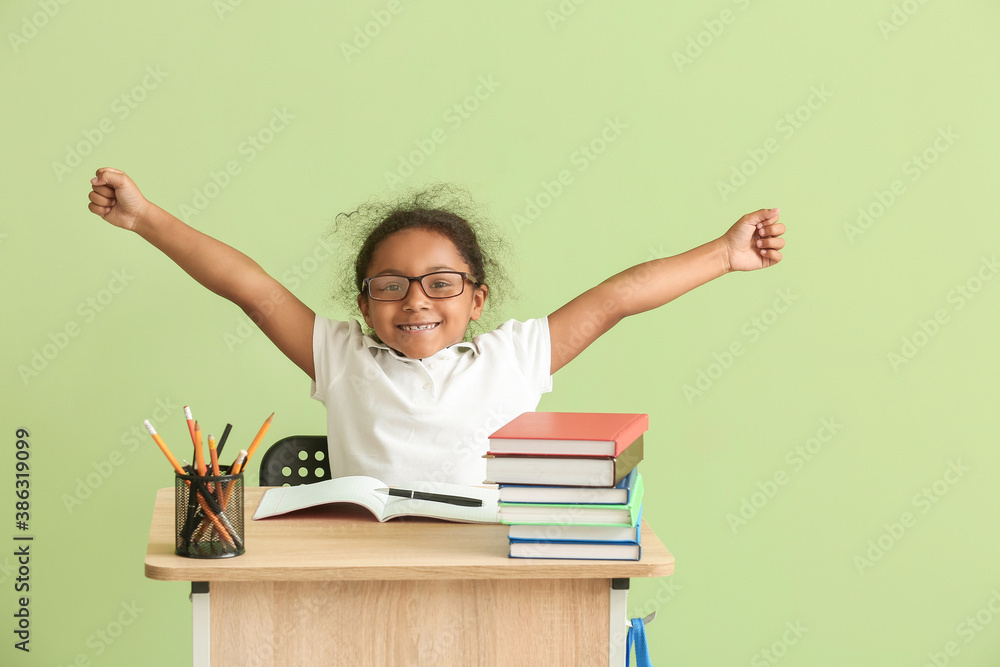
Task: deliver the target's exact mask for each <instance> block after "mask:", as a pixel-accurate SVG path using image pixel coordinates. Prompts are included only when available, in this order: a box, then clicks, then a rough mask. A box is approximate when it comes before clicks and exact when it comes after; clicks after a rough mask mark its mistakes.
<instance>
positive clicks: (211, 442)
mask: <svg viewBox="0 0 1000 667" xmlns="http://www.w3.org/2000/svg"><path fill="white" fill-rule="evenodd" d="M208 455H209V458H210V459H211V461H212V474H213V475H214V476H216V477H218V476H219V475H221V474H222V473H221V472H220V471H219V453H218V452H217V451H216V446H215V436H213V435H212V434H211V433H209V434H208ZM212 486H214V487H215V488H214V489H213V490H214V491H215V497H216V498H218V499H219V502H220V503H221V502H222V497H223V496H222V484H220V483H219V482H215V484H213V485H212ZM223 509H225V508H223Z"/></svg>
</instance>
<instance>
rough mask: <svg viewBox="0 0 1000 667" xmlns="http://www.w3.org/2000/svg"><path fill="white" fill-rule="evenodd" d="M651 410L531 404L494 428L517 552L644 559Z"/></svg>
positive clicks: (497, 474) (493, 453) (494, 453)
mask: <svg viewBox="0 0 1000 667" xmlns="http://www.w3.org/2000/svg"><path fill="white" fill-rule="evenodd" d="M648 428H649V417H648V416H647V415H639V414H618V413H593V412H526V413H524V414H522V415H520V416H519V417H516V418H515V419H514V420H513V421H511V422H510V423H508V424H507V425H506V426H504V427H503V428H501V429H500V430H498V431H497V432H496V433H494V434H493V435H491V436H490V451H489V453H488V454H487V455H486V476H487V480H486V481H487V483H490V484H498V485H499V486H500V490H499V494H500V496H499V499H500V502H499V508H500V509H499V516H500V523H503V524H507V525H508V526H509V527H510V528H509V530H508V538H509V541H510V556H511V557H512V558H591V559H602V560H639V556H640V552H641V545H640V527H641V524H642V494H643V486H642V475H640V474H639V471H638V468H637V466H638V464H639V461H641V460H642V434H643V433H645V432H646V430H647V429H648Z"/></svg>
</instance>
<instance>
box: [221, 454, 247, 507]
mask: <svg viewBox="0 0 1000 667" xmlns="http://www.w3.org/2000/svg"><path fill="white" fill-rule="evenodd" d="M246 459H247V450H245V449H241V450H240V453H239V455H238V456H237V457H236V460H235V461H233V465H232V466H231V467H230V468H229V474H230V475H238V474H240V470H242V469H243V462H244V461H246ZM234 484H236V480H235V479H234V480H232V481H230V482H229V485H228V486H226V490H225V491H224V492H223V495H222V503H221V504H222V509H223V510H225V509H227V508H228V507H229V497H230V496H231V495H232V493H233V485H234Z"/></svg>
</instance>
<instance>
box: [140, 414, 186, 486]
mask: <svg viewBox="0 0 1000 667" xmlns="http://www.w3.org/2000/svg"><path fill="white" fill-rule="evenodd" d="M142 423H143V425H144V426H145V427H146V430H147V431H149V434H150V435H151V436H153V442H155V443H156V446H157V447H159V448H160V451H161V452H163V455H164V456H166V457H167V460H168V461H170V465H172V466H173V467H174V470H175V471H176V472H177V474H179V475H183V474H184V468H182V467H181V464H180V463H178V462H177V459H175V458H174V455H173V454H171V453H170V450H169V449H168V448H167V443H165V442H163V438H161V437H160V435H159V434H158V433H157V432H156V429H155V428H153V425H152V424H150V423H149V420H148V419H147V420H145V421H144V422H142Z"/></svg>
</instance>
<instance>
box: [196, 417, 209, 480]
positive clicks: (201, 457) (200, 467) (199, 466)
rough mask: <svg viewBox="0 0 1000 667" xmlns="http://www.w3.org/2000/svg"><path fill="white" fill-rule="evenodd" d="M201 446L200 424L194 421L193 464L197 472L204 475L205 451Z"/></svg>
mask: <svg viewBox="0 0 1000 667" xmlns="http://www.w3.org/2000/svg"><path fill="white" fill-rule="evenodd" d="M201 447H202V445H201V426H199V425H198V422H197V421H196V422H195V423H194V466H195V469H196V470H197V471H198V474H199V475H201V476H203V477H204V476H205V471H206V468H205V452H204V451H203V450H202V448H201Z"/></svg>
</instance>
